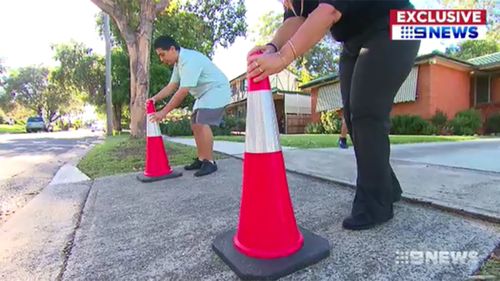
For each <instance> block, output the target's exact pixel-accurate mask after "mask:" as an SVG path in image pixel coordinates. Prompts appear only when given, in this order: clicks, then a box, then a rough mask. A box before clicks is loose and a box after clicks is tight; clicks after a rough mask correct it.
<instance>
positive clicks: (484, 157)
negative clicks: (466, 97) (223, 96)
mask: <svg viewBox="0 0 500 281" xmlns="http://www.w3.org/2000/svg"><path fill="white" fill-rule="evenodd" d="M168 140H169V141H173V142H178V143H183V144H187V145H194V141H193V140H192V139H186V138H168ZM214 149H215V150H216V151H219V152H222V153H226V154H229V155H232V156H235V157H238V158H243V153H244V151H245V145H244V143H236V142H228V141H216V142H215V143H214ZM283 154H284V157H285V163H286V168H287V170H289V171H293V172H297V173H300V174H303V175H309V176H314V177H317V178H321V179H325V180H328V181H332V182H336V183H340V184H344V185H348V186H351V187H354V186H355V183H356V159H355V157H354V150H353V148H352V147H350V148H349V149H339V148H321V149H293V148H283ZM498 159H500V139H491V140H485V141H472V142H458V143H424V144H409V145H393V146H392V155H391V163H392V166H393V168H394V171H395V173H396V174H397V176H398V178H399V180H400V182H401V185H402V187H403V197H404V198H406V199H408V200H412V201H417V202H421V203H426V204H431V205H434V206H436V207H439V208H444V209H449V210H454V211H458V212H463V213H466V214H468V215H472V216H476V217H479V218H483V219H488V220H490V221H493V222H497V223H499V222H500V204H499V203H498V202H500V161H498Z"/></svg>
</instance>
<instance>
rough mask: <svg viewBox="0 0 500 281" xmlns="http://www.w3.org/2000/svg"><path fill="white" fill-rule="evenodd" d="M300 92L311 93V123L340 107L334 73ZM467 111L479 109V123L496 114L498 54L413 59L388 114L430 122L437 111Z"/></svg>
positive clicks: (498, 109)
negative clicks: (323, 112)
mask: <svg viewBox="0 0 500 281" xmlns="http://www.w3.org/2000/svg"><path fill="white" fill-rule="evenodd" d="M300 89H301V90H303V91H307V92H310V93H311V113H312V114H311V122H320V112H322V111H329V110H340V109H341V108H342V99H341V95H340V84H339V79H338V76H337V75H335V74H333V75H329V76H325V77H321V78H319V79H316V80H313V81H311V82H309V83H306V84H303V85H301V86H300ZM470 108H474V109H477V110H479V111H480V112H481V115H482V118H483V121H484V120H486V118H488V117H489V116H491V115H492V114H494V113H500V52H497V53H493V54H490V55H485V56H481V57H477V58H473V59H470V60H468V61H462V60H458V59H454V58H451V57H448V56H446V55H443V54H439V53H432V54H427V55H422V56H419V57H417V59H416V61H415V65H414V67H413V68H412V70H411V72H410V74H409V75H408V77H407V78H406V80H405V81H404V83H403V85H402V86H401V88H400V89H399V91H398V93H397V95H396V97H395V98H394V106H393V109H392V112H391V115H392V116H394V115H403V114H408V115H419V116H420V117H422V118H424V119H430V118H431V117H432V116H433V115H434V114H435V113H436V111H437V110H440V111H442V112H444V113H446V115H447V116H448V119H452V118H453V117H454V116H455V114H456V113H457V112H459V111H462V110H466V109H470Z"/></svg>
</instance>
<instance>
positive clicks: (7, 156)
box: [0, 130, 100, 225]
mask: <svg viewBox="0 0 500 281" xmlns="http://www.w3.org/2000/svg"><path fill="white" fill-rule="evenodd" d="M99 136H100V134H98V133H92V132H91V131H89V130H78V131H66V132H55V133H33V134H1V135H0V225H1V224H3V223H4V222H5V221H7V220H8V218H9V216H10V215H12V214H13V213H15V212H16V210H18V209H20V208H22V207H23V206H24V205H26V203H27V202H28V201H29V200H31V199H32V198H33V197H34V196H36V195H37V194H38V193H39V192H40V191H41V189H43V188H44V187H45V186H47V185H48V184H49V183H50V181H51V180H52V177H53V176H54V174H55V173H56V172H57V170H58V169H59V168H60V167H61V166H62V165H63V164H65V163H67V162H71V161H75V164H76V161H77V159H79V157H80V156H81V155H83V153H84V152H85V151H86V149H87V148H88V146H89V145H90V144H91V143H92V142H94V141H96V140H97V139H98V137H99Z"/></svg>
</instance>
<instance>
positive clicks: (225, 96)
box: [170, 48, 231, 110]
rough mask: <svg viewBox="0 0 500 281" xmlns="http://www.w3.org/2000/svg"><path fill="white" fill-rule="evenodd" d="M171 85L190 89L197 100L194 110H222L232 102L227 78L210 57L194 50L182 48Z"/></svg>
mask: <svg viewBox="0 0 500 281" xmlns="http://www.w3.org/2000/svg"><path fill="white" fill-rule="evenodd" d="M170 83H178V84H179V87H181V88H188V89H189V93H190V94H191V95H193V96H194V97H195V98H196V101H195V103H194V106H193V110H195V109H198V108H220V107H224V106H226V105H228V104H229V103H230V102H231V88H230V87H229V80H227V77H226V76H225V75H224V73H222V71H221V70H220V69H219V68H217V66H216V65H215V64H214V63H213V62H212V61H211V60H210V59H209V58H208V57H206V56H205V55H203V54H202V53H200V52H197V51H194V50H189V49H184V48H181V50H180V52H179V60H178V61H177V63H176V64H175V66H174V70H173V72H172V77H171V78H170Z"/></svg>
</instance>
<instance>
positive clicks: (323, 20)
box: [280, 3, 342, 64]
mask: <svg viewBox="0 0 500 281" xmlns="http://www.w3.org/2000/svg"><path fill="white" fill-rule="evenodd" d="M341 17H342V14H341V13H340V12H339V11H338V10H337V9H335V7H334V6H332V5H330V4H325V3H320V4H319V5H318V7H317V8H316V9H314V11H313V12H312V13H310V14H309V16H308V17H307V19H306V21H305V22H304V24H302V25H301V26H300V27H299V29H298V30H297V32H295V34H294V35H293V36H292V38H291V39H290V43H288V41H287V42H285V43H284V44H283V45H282V48H281V49H280V52H281V54H282V57H283V58H285V61H286V62H287V63H288V64H290V63H291V62H292V61H294V60H295V59H296V58H297V57H299V56H301V55H302V54H304V53H306V52H307V51H308V50H309V49H311V48H312V47H313V46H314V45H316V44H317V43H318V42H319V41H320V40H321V39H323V37H325V35H326V33H327V32H328V31H329V30H330V28H331V26H332V25H334V24H335V23H336V22H338V21H339V20H340V18H341Z"/></svg>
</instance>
